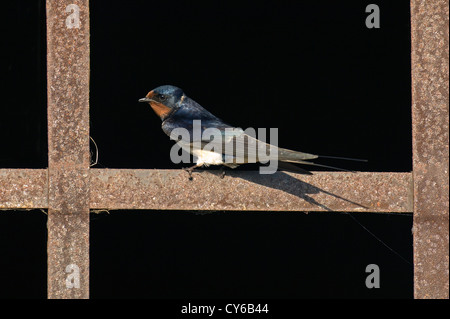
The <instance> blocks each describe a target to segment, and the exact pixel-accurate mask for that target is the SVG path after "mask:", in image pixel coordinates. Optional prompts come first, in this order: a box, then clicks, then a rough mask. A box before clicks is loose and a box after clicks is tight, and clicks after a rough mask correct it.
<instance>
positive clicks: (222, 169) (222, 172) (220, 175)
mask: <svg viewBox="0 0 450 319" xmlns="http://www.w3.org/2000/svg"><path fill="white" fill-rule="evenodd" d="M226 173H227V172H226V171H225V167H223V166H222V167H220V172H219V177H220V179H224V177H225V175H226Z"/></svg>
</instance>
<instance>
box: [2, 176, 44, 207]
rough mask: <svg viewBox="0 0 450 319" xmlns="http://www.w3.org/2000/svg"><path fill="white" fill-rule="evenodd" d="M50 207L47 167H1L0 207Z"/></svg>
mask: <svg viewBox="0 0 450 319" xmlns="http://www.w3.org/2000/svg"><path fill="white" fill-rule="evenodd" d="M34 208H48V176H47V170H46V169H0V209H34Z"/></svg>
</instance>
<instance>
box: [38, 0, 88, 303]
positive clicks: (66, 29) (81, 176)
mask: <svg viewBox="0 0 450 319" xmlns="http://www.w3.org/2000/svg"><path fill="white" fill-rule="evenodd" d="M46 8H47V86H48V92H47V94H48V145H49V154H48V156H49V160H48V162H49V164H48V165H49V168H48V223H47V227H48V245H47V252H48V291H47V293H48V297H49V298H88V297H89V161H90V154H89V1H88V0H78V1H76V2H74V1H72V0H71V1H67V0H60V1H54V0H47V2H46Z"/></svg>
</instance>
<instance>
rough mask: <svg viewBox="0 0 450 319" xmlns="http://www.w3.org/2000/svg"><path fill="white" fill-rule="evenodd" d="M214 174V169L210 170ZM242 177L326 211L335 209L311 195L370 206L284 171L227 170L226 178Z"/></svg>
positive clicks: (359, 205)
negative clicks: (325, 195)
mask: <svg viewBox="0 0 450 319" xmlns="http://www.w3.org/2000/svg"><path fill="white" fill-rule="evenodd" d="M210 172H211V173H212V174H217V173H214V171H210ZM227 177H228V178H241V179H243V180H246V181H249V182H251V183H255V184H259V185H262V186H266V187H270V188H273V189H277V190H281V191H283V192H286V193H288V194H291V195H294V196H297V197H299V198H301V199H303V200H304V201H306V202H307V203H310V204H312V205H315V206H317V207H320V208H322V209H323V210H325V211H330V212H331V211H334V210H333V209H331V208H329V207H327V206H326V205H325V204H322V203H319V202H318V201H316V200H315V199H314V198H313V197H311V196H310V195H313V194H318V193H324V194H327V195H329V196H333V197H334V198H337V199H339V200H343V201H346V202H347V203H351V204H353V205H356V206H358V207H361V208H364V209H368V207H366V206H363V205H361V204H358V203H356V202H354V201H351V200H349V199H346V198H344V197H342V196H339V195H336V194H333V193H330V192H328V191H326V190H324V189H321V188H319V187H316V186H314V185H312V184H309V183H307V182H304V181H302V180H300V179H298V178H295V177H293V176H291V175H289V174H286V173H285V172H283V171H277V172H275V173H274V174H260V173H259V172H258V171H227V172H226V176H225V178H227Z"/></svg>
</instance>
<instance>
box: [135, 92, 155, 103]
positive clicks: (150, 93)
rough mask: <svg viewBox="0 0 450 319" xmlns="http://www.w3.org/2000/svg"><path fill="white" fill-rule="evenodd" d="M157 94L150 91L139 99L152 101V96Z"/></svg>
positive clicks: (140, 100)
mask: <svg viewBox="0 0 450 319" xmlns="http://www.w3.org/2000/svg"><path fill="white" fill-rule="evenodd" d="M154 95H155V92H153V91H150V92H148V94H147V95H146V96H145V97H143V98H142V99H139V102H152V101H153V100H152V97H153V96H154Z"/></svg>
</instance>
